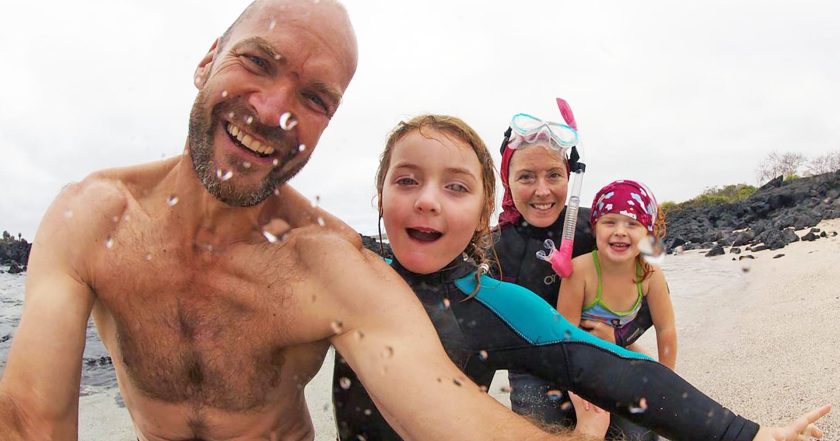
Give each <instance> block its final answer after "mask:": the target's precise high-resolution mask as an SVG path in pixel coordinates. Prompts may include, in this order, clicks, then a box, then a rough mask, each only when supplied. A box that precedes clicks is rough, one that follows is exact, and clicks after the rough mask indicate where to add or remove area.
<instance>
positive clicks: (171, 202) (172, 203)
mask: <svg viewBox="0 0 840 441" xmlns="http://www.w3.org/2000/svg"><path fill="white" fill-rule="evenodd" d="M176 204H178V196H175V195H174V194H171V195H169V197H168V198H166V205H169V206H170V207H174V206H175V205H176Z"/></svg>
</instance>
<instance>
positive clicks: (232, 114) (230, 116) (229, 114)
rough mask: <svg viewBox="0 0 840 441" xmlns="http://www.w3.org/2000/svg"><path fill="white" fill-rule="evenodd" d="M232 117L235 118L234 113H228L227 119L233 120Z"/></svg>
mask: <svg viewBox="0 0 840 441" xmlns="http://www.w3.org/2000/svg"><path fill="white" fill-rule="evenodd" d="M234 116H236V114H235V113H233V112H230V113H228V118H230V119H233V117H234Z"/></svg>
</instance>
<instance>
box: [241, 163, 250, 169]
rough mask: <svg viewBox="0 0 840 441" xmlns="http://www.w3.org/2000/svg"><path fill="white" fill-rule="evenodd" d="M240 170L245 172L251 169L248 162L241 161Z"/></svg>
mask: <svg viewBox="0 0 840 441" xmlns="http://www.w3.org/2000/svg"><path fill="white" fill-rule="evenodd" d="M242 168H244V169H246V170H247V169H249V168H251V163H250V162H248V161H242Z"/></svg>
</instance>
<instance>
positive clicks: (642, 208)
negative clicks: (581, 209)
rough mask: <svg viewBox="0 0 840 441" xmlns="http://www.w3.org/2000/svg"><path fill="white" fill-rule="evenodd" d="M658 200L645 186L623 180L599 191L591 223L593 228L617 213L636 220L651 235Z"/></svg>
mask: <svg viewBox="0 0 840 441" xmlns="http://www.w3.org/2000/svg"><path fill="white" fill-rule="evenodd" d="M656 210H657V207H656V198H655V197H654V196H653V193H651V192H650V190H648V188H647V187H645V186H644V185H643V184H640V183H638V182H636V181H631V180H629V179H622V180H618V181H614V182H611V183H610V184H607V186H605V187H604V188H602V189H600V190H598V193H597V194H596V195H595V199H593V201H592V213H591V214H590V216H589V222H590V223H591V224H592V227H593V228H594V227H595V223H596V222H598V219H600V218H601V216H603V215H605V214H608V213H616V214H621V215H624V216H627V217H629V218H632V219H635V220H636V221H638V222H639V223H641V224H642V225H644V227H645V228H647V230H648V231H649V232H651V233H653V224H654V223H655V222H656V214H657V213H656Z"/></svg>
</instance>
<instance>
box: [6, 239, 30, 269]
mask: <svg viewBox="0 0 840 441" xmlns="http://www.w3.org/2000/svg"><path fill="white" fill-rule="evenodd" d="M31 248H32V244H30V243H29V242H27V241H26V239H23V238H21V237H20V234H18V237H17V238H15V237H14V236H12V235H11V234H9V232H8V231H4V232H3V237H2V238H0V265H10V266H11V264H12V263H15V264H17V266H18V267H20V268H25V267H26V262H27V261H28V260H29V250H30V249H31ZM9 272H11V271H9Z"/></svg>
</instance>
